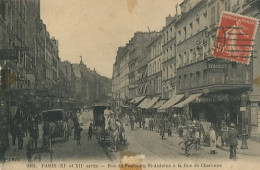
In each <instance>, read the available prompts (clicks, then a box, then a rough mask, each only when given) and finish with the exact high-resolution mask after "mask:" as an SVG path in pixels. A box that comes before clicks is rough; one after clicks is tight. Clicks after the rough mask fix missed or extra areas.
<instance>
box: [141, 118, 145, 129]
mask: <svg viewBox="0 0 260 170" xmlns="http://www.w3.org/2000/svg"><path fill="white" fill-rule="evenodd" d="M142 124H143V130H144V129H145V118H144V116H143V117H142Z"/></svg>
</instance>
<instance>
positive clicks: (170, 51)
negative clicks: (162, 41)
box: [163, 45, 176, 61]
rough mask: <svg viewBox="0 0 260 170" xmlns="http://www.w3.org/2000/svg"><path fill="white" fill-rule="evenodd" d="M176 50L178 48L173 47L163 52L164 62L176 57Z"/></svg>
mask: <svg viewBox="0 0 260 170" xmlns="http://www.w3.org/2000/svg"><path fill="white" fill-rule="evenodd" d="M175 48H176V46H175V45H173V46H170V47H169V48H167V49H165V50H164V51H163V58H164V59H163V61H167V60H168V59H170V58H171V57H174V56H175V54H176V49H175Z"/></svg>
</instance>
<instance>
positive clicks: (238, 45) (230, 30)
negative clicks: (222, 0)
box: [212, 11, 258, 64]
mask: <svg viewBox="0 0 260 170" xmlns="http://www.w3.org/2000/svg"><path fill="white" fill-rule="evenodd" d="M257 25H258V20H257V19H254V18H250V17H246V16H242V15H238V14H233V13H230V12H226V11H224V12H222V15H221V20H220V23H219V29H218V32H217V37H216V42H215V46H214V50H213V54H212V55H213V56H215V57H218V58H223V59H227V60H231V61H235V62H238V63H243V64H249V62H250V57H251V53H252V45H253V41H254V38H255V34H256V29H257Z"/></svg>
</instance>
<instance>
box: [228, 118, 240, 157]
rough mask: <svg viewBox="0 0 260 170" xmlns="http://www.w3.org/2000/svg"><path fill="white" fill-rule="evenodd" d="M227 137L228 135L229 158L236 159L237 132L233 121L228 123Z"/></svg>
mask: <svg viewBox="0 0 260 170" xmlns="http://www.w3.org/2000/svg"><path fill="white" fill-rule="evenodd" d="M228 137H229V145H230V155H229V158H230V159H234V160H236V149H237V144H238V142H237V137H238V133H237V130H236V129H235V125H234V123H231V124H230V129H229V130H228Z"/></svg>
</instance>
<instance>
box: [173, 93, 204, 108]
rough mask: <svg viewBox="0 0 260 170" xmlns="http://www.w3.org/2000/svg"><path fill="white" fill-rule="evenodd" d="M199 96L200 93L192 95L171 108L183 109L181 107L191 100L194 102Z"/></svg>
mask: <svg viewBox="0 0 260 170" xmlns="http://www.w3.org/2000/svg"><path fill="white" fill-rule="evenodd" d="M201 95H202V93H199V94H192V95H190V96H189V97H188V98H187V99H185V100H183V101H182V102H180V103H178V104H176V105H174V106H173V107H178V108H180V107H183V106H185V105H187V104H189V103H190V102H192V101H193V100H195V99H196V98H197V97H200V96H201Z"/></svg>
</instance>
